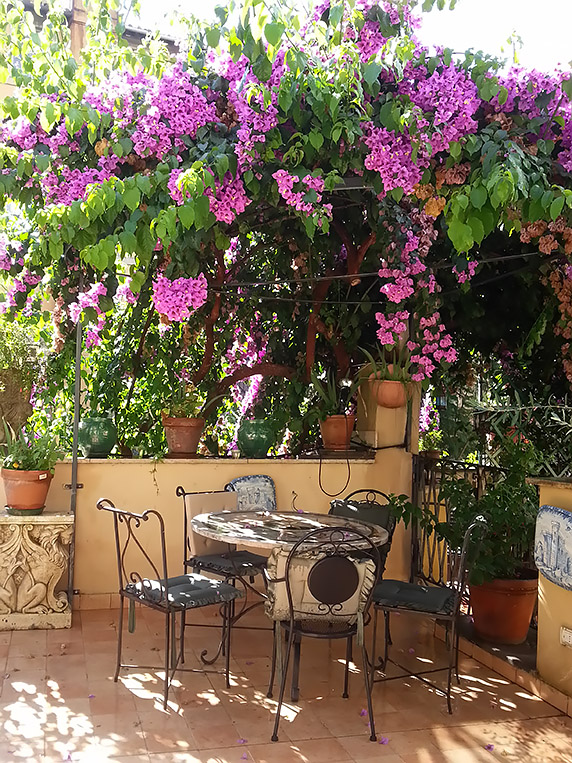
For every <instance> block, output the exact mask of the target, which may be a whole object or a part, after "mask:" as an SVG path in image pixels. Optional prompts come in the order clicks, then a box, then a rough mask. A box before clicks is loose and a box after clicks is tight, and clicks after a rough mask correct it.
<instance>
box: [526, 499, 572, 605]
mask: <svg viewBox="0 0 572 763" xmlns="http://www.w3.org/2000/svg"><path fill="white" fill-rule="evenodd" d="M534 561H535V562H536V566H537V567H538V569H539V571H540V572H542V574H543V575H544V577H545V578H547V579H548V580H550V582H551V583H555V584H556V585H557V586H560V587H561V588H567V589H568V590H570V591H572V512H570V511H565V510H564V509H559V508H557V507H556V506H546V505H545V506H541V507H540V509H539V510H538V517H537V519H536V536H535V539H534Z"/></svg>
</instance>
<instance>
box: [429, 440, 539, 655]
mask: <svg viewBox="0 0 572 763" xmlns="http://www.w3.org/2000/svg"><path fill="white" fill-rule="evenodd" d="M501 460H502V466H503V469H504V476H502V477H501V478H500V479H499V481H498V482H497V483H496V484H495V485H494V486H493V487H491V488H489V489H488V490H487V491H486V492H485V493H484V494H483V495H482V496H481V497H480V498H479V499H477V498H476V496H475V493H474V490H473V487H472V485H471V484H470V483H469V482H468V481H467V480H464V479H459V478H455V477H452V478H449V479H447V480H446V481H445V482H442V483H441V490H440V500H444V501H446V502H447V505H448V508H449V512H450V515H449V520H448V522H440V523H438V524H437V531H438V532H439V533H440V535H441V536H442V537H444V538H446V539H447V540H448V541H449V543H450V544H451V546H452V547H453V548H457V547H460V545H461V543H462V538H463V533H464V531H465V529H466V528H467V527H468V525H469V524H470V522H471V521H472V519H473V518H474V517H475V516H477V515H479V514H481V515H483V516H484V517H485V519H486V520H487V525H488V527H487V529H486V531H485V532H484V533H483V534H482V538H481V540H480V543H479V544H478V545H477V546H476V553H475V555H474V559H473V560H472V563H471V569H470V574H469V590H470V597H471V606H472V610H473V620H474V626H475V631H476V633H477V634H478V635H479V636H481V637H482V638H484V639H486V640H487V641H493V642H496V643H502V644H521V643H522V642H523V641H524V640H525V639H526V636H527V633H528V628H529V625H530V620H531V617H532V613H533V610H534V606H535V603H536V595H537V587H538V572H537V571H536V569H535V568H534V563H533V558H534V557H533V543H534V530H535V524H536V515H537V512H538V499H537V495H536V489H535V488H534V487H533V486H532V485H529V484H527V482H526V477H527V476H528V475H529V474H530V473H531V470H532V467H533V465H534V463H535V460H536V454H535V451H534V448H533V446H532V445H531V444H530V443H528V442H527V441H521V440H516V441H515V440H513V439H512V438H510V437H505V438H503V445H502V458H501Z"/></svg>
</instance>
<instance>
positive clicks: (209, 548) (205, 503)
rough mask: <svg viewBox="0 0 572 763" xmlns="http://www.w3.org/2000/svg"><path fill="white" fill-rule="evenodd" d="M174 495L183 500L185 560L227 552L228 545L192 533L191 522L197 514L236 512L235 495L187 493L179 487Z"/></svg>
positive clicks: (222, 492) (227, 493)
mask: <svg viewBox="0 0 572 763" xmlns="http://www.w3.org/2000/svg"><path fill="white" fill-rule="evenodd" d="M175 492H176V494H177V495H178V496H179V497H180V498H182V499H183V506H184V533H185V558H186V559H188V558H189V557H191V556H206V555H209V554H224V553H226V552H227V551H228V543H223V542H222V541H219V540H211V538H205V537H204V536H203V535H199V534H198V533H196V532H193V527H192V524H191V520H192V518H193V517H196V515H197V514H205V513H207V512H208V513H211V512H215V511H236V507H237V494H236V493H229V492H227V491H225V490H215V491H212V492H204V493H187V492H186V491H185V489H184V488H183V487H181V486H180V485H179V487H177V489H176V491H175Z"/></svg>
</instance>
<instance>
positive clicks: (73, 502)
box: [68, 317, 82, 606]
mask: <svg viewBox="0 0 572 763" xmlns="http://www.w3.org/2000/svg"><path fill="white" fill-rule="evenodd" d="M81 335H82V326H81V317H80V319H79V320H78V322H77V326H76V330H75V375H74V403H73V405H74V407H73V440H72V469H71V486H70V487H71V496H70V514H73V515H75V511H76V506H77V456H78V441H77V438H78V431H79V419H80V394H81ZM74 562H75V522H74V524H73V529H72V537H71V541H70V555H69V563H68V601H69V603H70V606H72V601H73V572H74Z"/></svg>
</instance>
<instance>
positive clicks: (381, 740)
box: [379, 737, 389, 744]
mask: <svg viewBox="0 0 572 763" xmlns="http://www.w3.org/2000/svg"><path fill="white" fill-rule="evenodd" d="M379 744H389V738H388V737H381V739H380V740H379Z"/></svg>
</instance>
